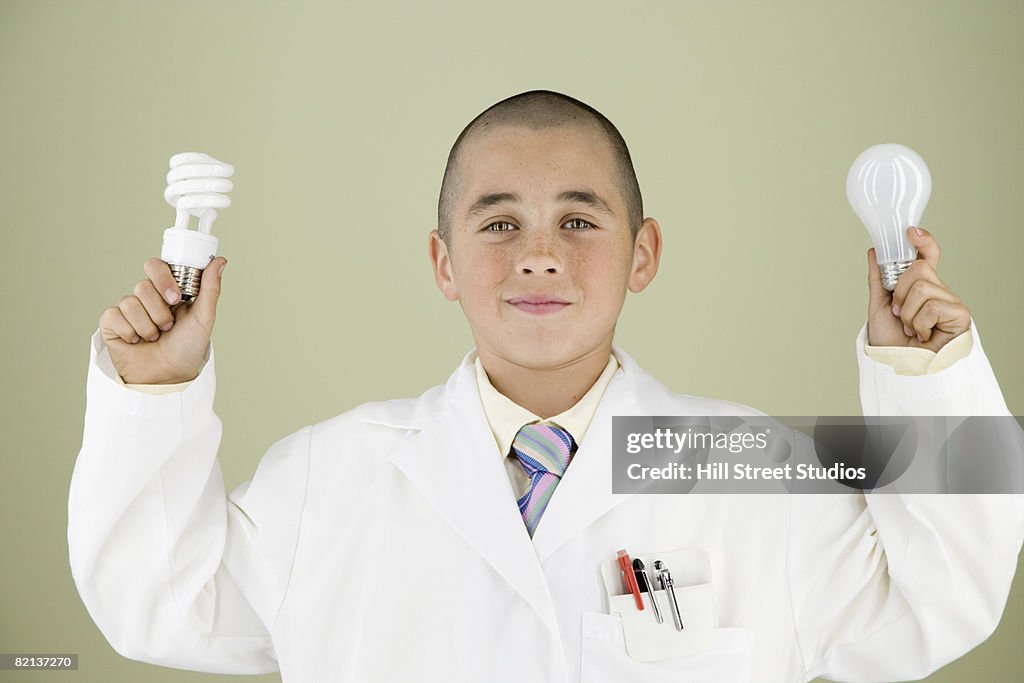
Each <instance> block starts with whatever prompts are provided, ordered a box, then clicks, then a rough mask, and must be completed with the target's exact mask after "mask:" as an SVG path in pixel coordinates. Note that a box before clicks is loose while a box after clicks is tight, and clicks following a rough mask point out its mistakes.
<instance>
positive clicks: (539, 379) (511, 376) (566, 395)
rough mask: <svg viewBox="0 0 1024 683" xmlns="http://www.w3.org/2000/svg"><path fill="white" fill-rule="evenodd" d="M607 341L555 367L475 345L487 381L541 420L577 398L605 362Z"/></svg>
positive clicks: (598, 373)
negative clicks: (536, 364) (516, 360)
mask: <svg viewBox="0 0 1024 683" xmlns="http://www.w3.org/2000/svg"><path fill="white" fill-rule="evenodd" d="M610 353H611V342H610V341H609V342H608V343H607V344H602V345H601V346H599V347H598V348H596V349H594V350H593V351H590V352H588V353H586V354H585V355H583V356H580V357H579V358H574V359H573V360H571V361H569V362H567V363H565V364H563V365H559V366H556V367H546V368H531V367H526V366H523V365H518V364H516V363H514V362H512V361H510V360H508V359H506V358H502V357H501V356H499V355H496V354H493V353H491V352H490V351H489V350H488V349H484V348H478V349H477V354H478V355H479V356H480V363H481V364H482V365H483V366H484V370H485V371H486V372H487V379H488V380H490V382H491V385H492V386H493V387H494V388H495V389H497V390H498V391H500V392H501V393H502V394H504V395H505V396H507V397H508V398H509V399H511V400H512V401H514V402H515V403H517V404H518V405H521V406H522V407H524V408H526V409H527V410H529V411H530V412H531V413H533V414H534V415H537V416H539V417H540V418H541V419H542V420H547V419H549V418H552V417H554V416H555V415H558V414H560V413H564V412H565V411H566V410H568V409H569V408H572V407H573V406H574V405H576V403H578V402H579V400H580V399H581V398H583V395H584V394H586V393H587V391H588V390H589V389H590V387H592V386H594V382H596V381H597V378H598V377H600V376H601V372H602V371H603V370H604V368H605V366H606V365H607V364H608V355H609V354H610Z"/></svg>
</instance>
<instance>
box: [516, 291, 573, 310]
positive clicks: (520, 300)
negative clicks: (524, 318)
mask: <svg viewBox="0 0 1024 683" xmlns="http://www.w3.org/2000/svg"><path fill="white" fill-rule="evenodd" d="M508 303H510V304H512V305H513V306H515V307H516V308H518V309H519V310H520V311H523V312H525V313H533V314H534V315H548V314H550V313H557V312H558V311H561V310H562V309H563V308H565V307H566V306H568V305H569V302H568V301H566V300H565V299H561V298H559V297H557V296H551V295H549V294H527V295H525V296H517V297H514V298H512V299H509V300H508Z"/></svg>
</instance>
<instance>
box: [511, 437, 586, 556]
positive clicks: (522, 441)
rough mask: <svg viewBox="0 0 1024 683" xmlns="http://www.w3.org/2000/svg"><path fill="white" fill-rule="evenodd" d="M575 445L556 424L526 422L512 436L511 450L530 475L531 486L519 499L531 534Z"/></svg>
mask: <svg viewBox="0 0 1024 683" xmlns="http://www.w3.org/2000/svg"><path fill="white" fill-rule="evenodd" d="M575 448H576V443H575V442H574V441H573V438H572V435H571V434H569V432H567V431H565V430H564V429H562V428H561V427H558V426H556V425H540V424H535V423H534V424H527V425H523V427H522V428H521V429H520V430H519V432H517V433H516V437H515V439H513V440H512V453H513V455H515V456H516V458H517V459H518V460H519V463H520V464H521V465H522V466H523V469H524V470H525V471H526V475H527V476H528V477H530V488H529V489H528V490H527V491H526V492H525V493H523V494H522V495H520V496H519V499H518V501H517V502H518V503H519V513H520V514H521V515H522V516H523V521H524V522H526V530H527V531H528V532H529V533H530V538H533V532H534V531H535V530H536V529H537V523H538V522H540V517H541V515H543V514H544V508H546V507H547V506H548V501H550V500H551V494H552V493H554V492H555V487H556V486H558V482H559V480H560V479H561V477H562V475H563V474H564V473H565V469H566V468H567V467H568V466H569V460H570V459H571V458H572V454H573V451H574V450H575Z"/></svg>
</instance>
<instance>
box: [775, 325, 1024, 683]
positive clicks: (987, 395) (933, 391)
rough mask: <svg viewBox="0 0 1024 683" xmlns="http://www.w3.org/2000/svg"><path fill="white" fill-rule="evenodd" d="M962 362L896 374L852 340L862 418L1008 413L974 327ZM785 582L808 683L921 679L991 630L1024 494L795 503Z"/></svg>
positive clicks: (1022, 516) (1006, 584)
mask: <svg viewBox="0 0 1024 683" xmlns="http://www.w3.org/2000/svg"><path fill="white" fill-rule="evenodd" d="M972 333H973V336H974V344H973V347H972V349H971V351H970V353H969V354H968V356H967V357H965V358H963V359H961V360H959V361H957V362H956V363H954V364H953V365H952V366H950V367H949V368H946V369H945V370H942V371H939V372H937V373H934V374H930V375H919V376H901V375H897V374H896V373H895V372H894V371H893V369H892V368H891V367H890V366H888V365H885V364H882V363H877V362H875V361H873V360H871V359H870V358H869V357H868V356H867V355H866V354H865V353H864V339H865V329H864V328H862V329H861V331H860V334H859V335H858V338H857V358H858V364H859V368H860V395H861V403H862V408H863V412H864V414H865V415H894V416H895V415H934V416H941V415H946V416H967V415H1009V414H1010V413H1009V411H1008V410H1007V408H1006V404H1005V402H1004V400H1003V396H1002V393H1001V392H1000V390H999V385H998V383H997V382H996V379H995V376H994V374H993V372H992V368H991V367H990V365H989V362H988V359H987V358H986V356H985V354H984V351H983V349H982V347H981V339H980V336H978V333H977V330H976V329H974V326H973V322H972ZM791 501H792V507H791V520H790V535H789V547H788V549H787V562H788V575H789V581H790V596H791V600H792V615H793V620H794V627H795V629H796V634H797V642H798V644H799V649H800V654H801V657H802V659H803V664H804V669H805V680H811V679H813V678H815V677H818V676H822V677H825V678H828V679H830V680H835V681H883V680H885V681H889V680H916V679H919V678H922V677H924V676H927V675H928V674H930V673H932V672H933V671H935V670H937V669H938V668H940V667H942V666H943V665H945V664H947V663H948V662H950V661H952V660H953V659H956V658H957V657H960V656H961V655H963V654H964V653H966V652H967V651H969V650H970V649H972V648H973V647H975V646H976V645H978V644H979V643H981V642H982V641H984V640H985V639H986V638H988V636H989V635H991V633H992V632H993V631H994V630H995V628H996V625H997V624H998V623H999V620H1000V618H1001V616H1002V612H1003V608H1004V607H1005V605H1006V599H1007V597H1008V595H1009V590H1010V584H1011V582H1012V580H1013V575H1014V572H1015V571H1016V566H1017V555H1018V553H1019V552H1020V548H1021V542H1022V540H1024V496H1021V495H1009V494H1005V495H1004V494H986V495H963V494H911V495H908V494H893V493H890V494H883V493H868V494H866V495H862V494H859V493H851V494H839V495H816V494H802V495H794V496H792V497H791Z"/></svg>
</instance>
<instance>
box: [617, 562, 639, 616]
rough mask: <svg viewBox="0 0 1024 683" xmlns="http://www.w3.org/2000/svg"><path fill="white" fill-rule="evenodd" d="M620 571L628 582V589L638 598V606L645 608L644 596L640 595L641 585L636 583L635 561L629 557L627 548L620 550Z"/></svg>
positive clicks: (623, 578)
mask: <svg viewBox="0 0 1024 683" xmlns="http://www.w3.org/2000/svg"><path fill="white" fill-rule="evenodd" d="M619 571H621V572H622V580H623V581H625V582H626V590H628V591H629V592H630V593H632V594H633V597H634V598H636V608H637V609H639V610H642V609H643V608H644V601H643V598H641V597H640V586H638V585H637V583H636V574H634V573H633V561H632V560H630V559H629V553H627V552H626V551H625V550H620V551H619Z"/></svg>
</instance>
